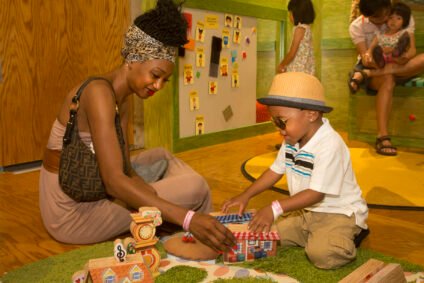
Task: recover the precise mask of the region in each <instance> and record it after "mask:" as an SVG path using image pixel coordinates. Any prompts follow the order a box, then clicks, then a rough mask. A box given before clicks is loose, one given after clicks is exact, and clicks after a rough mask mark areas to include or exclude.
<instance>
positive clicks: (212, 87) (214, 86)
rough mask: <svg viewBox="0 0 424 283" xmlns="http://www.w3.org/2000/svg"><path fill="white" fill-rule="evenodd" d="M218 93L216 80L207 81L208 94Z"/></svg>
mask: <svg viewBox="0 0 424 283" xmlns="http://www.w3.org/2000/svg"><path fill="white" fill-rule="evenodd" d="M217 93H218V82H216V81H210V82H209V94H217Z"/></svg>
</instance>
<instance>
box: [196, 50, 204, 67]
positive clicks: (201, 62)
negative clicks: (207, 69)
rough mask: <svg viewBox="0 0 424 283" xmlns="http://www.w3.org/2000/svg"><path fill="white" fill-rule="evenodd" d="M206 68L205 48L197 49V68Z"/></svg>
mask: <svg viewBox="0 0 424 283" xmlns="http://www.w3.org/2000/svg"><path fill="white" fill-rule="evenodd" d="M204 66H205V51H204V49H203V47H198V48H196V67H204Z"/></svg>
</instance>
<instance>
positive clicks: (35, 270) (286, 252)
mask: <svg viewBox="0 0 424 283" xmlns="http://www.w3.org/2000/svg"><path fill="white" fill-rule="evenodd" d="M158 249H159V251H160V253H161V256H162V257H163V258H164V257H166V254H165V252H164V250H163V247H162V245H158ZM111 250H113V243H112V242H106V243H101V244H96V245H93V246H89V247H84V248H81V249H77V250H73V251H70V252H66V253H63V254H60V255H56V256H52V257H49V258H47V259H44V260H40V261H37V262H34V263H31V264H28V265H25V266H23V267H21V268H18V269H16V270H13V271H10V272H8V273H7V274H5V275H4V276H3V277H2V278H1V279H0V282H2V283H9V282H11V283H20V282H34V283H37V282H70V281H71V277H72V274H73V273H74V272H75V271H78V270H80V269H83V267H84V265H85V263H86V262H87V261H88V260H89V259H92V258H98V257H106V256H111ZM370 258H375V259H378V260H381V261H384V262H386V263H388V262H391V263H399V264H401V265H402V268H403V270H404V271H411V272H419V271H423V270H424V267H422V266H419V265H416V264H412V263H409V262H406V261H404V260H399V259H395V258H393V257H390V256H385V255H383V254H381V253H377V252H374V251H371V250H366V249H361V248H360V249H359V250H358V256H357V259H356V260H355V261H354V262H352V263H350V264H348V265H346V266H344V267H342V268H339V269H337V270H321V269H317V268H315V267H314V266H312V265H311V264H310V263H309V261H308V259H307V258H306V256H305V253H304V250H303V249H302V248H281V247H280V248H279V249H278V255H277V256H276V257H272V258H266V259H262V260H257V261H254V262H246V263H242V264H241V266H244V267H247V268H254V269H260V270H263V271H269V272H274V273H284V274H286V275H288V276H290V277H292V278H296V279H297V280H299V281H300V282H302V283H303V282H304V283H308V282H338V281H339V280H340V279H341V278H343V277H345V276H346V275H348V274H349V273H351V272H352V271H353V270H355V269H356V268H358V267H359V266H360V265H362V264H363V263H365V262H366V261H367V260H368V259H370ZM171 272H173V273H174V274H179V276H180V275H181V276H185V275H183V274H182V273H183V272H186V273H187V275H188V276H190V277H189V278H198V281H191V282H201V280H202V279H201V278H204V277H203V276H202V274H201V272H200V273H199V272H198V271H196V270H193V268H192V267H188V266H187V267H180V268H178V270H177V271H176V270H175V269H170V270H168V271H167V272H165V273H163V274H161V275H160V276H159V277H158V278H157V282H167V283H174V282H175V283H180V282H183V281H181V278H183V277H178V276H173V273H171ZM191 275H193V276H191ZM216 282H222V283H223V282H230V283H231V282H234V283H235V282H270V281H267V280H263V279H252V278H250V279H233V280H219V281H216Z"/></svg>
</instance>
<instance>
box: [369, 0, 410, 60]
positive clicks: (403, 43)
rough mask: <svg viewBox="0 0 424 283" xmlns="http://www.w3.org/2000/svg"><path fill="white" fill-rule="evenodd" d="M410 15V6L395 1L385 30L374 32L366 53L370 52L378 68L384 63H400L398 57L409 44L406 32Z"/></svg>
mask: <svg viewBox="0 0 424 283" xmlns="http://www.w3.org/2000/svg"><path fill="white" fill-rule="evenodd" d="M410 17H411V8H409V7H408V5H406V4H404V3H396V4H394V5H393V7H392V11H391V13H390V16H389V19H388V20H387V30H386V31H385V32H378V33H376V37H374V39H373V41H372V42H371V45H370V47H369V49H368V54H372V57H373V59H374V62H375V63H376V64H377V66H378V67H379V68H383V67H384V66H385V65H386V63H398V64H399V63H402V64H405V63H406V62H407V61H406V62H405V61H399V60H398V58H399V57H401V56H402V54H404V52H405V51H406V50H407V49H408V48H409V46H410V45H411V42H410V41H411V37H410V36H409V34H408V31H407V29H406V28H407V27H408V26H409V19H410Z"/></svg>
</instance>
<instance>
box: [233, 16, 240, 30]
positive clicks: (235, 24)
mask: <svg viewBox="0 0 424 283" xmlns="http://www.w3.org/2000/svg"><path fill="white" fill-rule="evenodd" d="M241 22H242V20H241V17H240V16H234V27H235V28H238V29H241V28H242V25H241Z"/></svg>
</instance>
